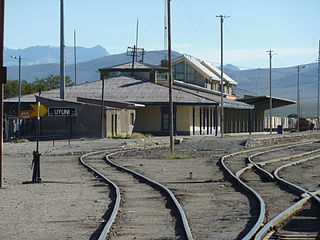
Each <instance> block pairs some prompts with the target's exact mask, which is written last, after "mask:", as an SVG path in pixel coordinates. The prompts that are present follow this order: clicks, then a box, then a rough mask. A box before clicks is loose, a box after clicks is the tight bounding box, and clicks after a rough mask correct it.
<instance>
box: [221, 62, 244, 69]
mask: <svg viewBox="0 0 320 240" xmlns="http://www.w3.org/2000/svg"><path fill="white" fill-rule="evenodd" d="M223 69H225V70H227V69H228V70H232V71H240V68H239V67H237V66H235V65H232V64H230V63H229V64H226V65H223Z"/></svg>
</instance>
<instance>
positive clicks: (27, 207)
mask: <svg viewBox="0 0 320 240" xmlns="http://www.w3.org/2000/svg"><path fill="white" fill-rule="evenodd" d="M250 137H256V136H248V135H243V136H238V137H231V136H226V137H225V138H224V139H223V140H222V139H221V138H218V137H192V138H189V139H186V140H184V141H182V143H181V144H179V145H177V146H175V147H176V151H177V152H185V153H186V155H187V156H188V157H187V158H184V159H175V160H168V159H164V158H162V157H159V156H160V155H159V154H162V152H163V151H166V150H162V149H158V150H156V151H150V150H147V151H142V152H137V151H136V152H132V154H130V153H128V154H127V155H120V156H119V157H116V158H115V161H118V162H119V163H121V164H123V165H125V166H129V167H132V168H133V169H134V170H138V171H140V172H142V173H143V174H145V175H146V176H149V177H151V178H153V179H154V180H156V181H159V182H162V183H164V184H165V185H167V186H168V187H169V188H171V189H172V190H173V192H174V193H175V194H176V196H177V198H178V200H179V201H181V204H182V206H183V208H184V209H185V212H186V215H187V217H188V219H189V221H190V227H191V229H192V231H193V233H194V235H195V238H196V239H201V240H202V239H220V240H222V239H234V238H236V237H237V236H238V234H239V229H243V228H245V223H244V222H243V221H242V219H243V218H246V217H248V216H249V215H250V210H249V204H248V199H247V197H246V196H245V195H243V194H241V193H239V192H236V191H235V190H234V188H233V187H232V185H231V184H230V183H229V182H228V181H225V180H224V176H223V173H222V172H221V171H220V168H219V166H218V165H217V162H218V160H219V158H220V157H221V156H222V155H225V154H226V153H230V152H236V151H239V150H241V149H244V143H245V141H246V140H247V139H248V138H250ZM167 141H168V139H167V138H156V139H150V140H110V139H105V140H88V141H72V142H71V144H70V146H69V145H68V141H56V142H55V146H53V142H51V141H48V142H40V149H39V152H40V153H41V177H42V180H43V181H42V183H38V184H23V182H25V181H30V180H31V177H32V170H31V169H30V165H31V161H32V152H33V151H34V149H35V143H34V142H27V143H5V144H4V177H5V181H4V188H3V189H0V195H1V201H0V239H13V240H14V239H22V238H23V239H27V240H28V239H30V240H31V239H32V240H34V239H96V230H97V229H98V228H99V226H100V225H101V224H102V223H103V221H104V220H103V218H102V217H103V215H104V213H105V212H106V208H107V206H108V204H109V199H108V191H109V190H108V188H107V187H106V186H105V185H103V184H102V183H101V182H100V181H99V180H98V179H97V178H95V177H94V176H93V175H92V173H90V172H88V171H87V170H86V169H85V168H83V167H82V166H81V165H79V163H78V158H79V156H80V155H82V154H84V153H87V152H91V151H98V150H104V149H112V148H120V147H121V146H123V145H125V146H136V145H137V144H136V143H139V144H138V145H141V143H145V144H146V145H148V142H152V144H151V145H152V146H160V145H159V144H158V142H160V143H163V142H167ZM128 143H129V144H128ZM155 143H156V144H155ZM137 153H138V154H137ZM147 156H148V157H147ZM190 172H192V179H191V178H190ZM204 219H206V221H204ZM208 226H210V227H212V226H213V228H211V229H208Z"/></svg>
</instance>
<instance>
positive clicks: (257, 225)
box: [220, 150, 266, 240]
mask: <svg viewBox="0 0 320 240" xmlns="http://www.w3.org/2000/svg"><path fill="white" fill-rule="evenodd" d="M246 152H249V151H248V150H247V151H244V153H246ZM238 153H239V152H238ZM239 154H241V153H239ZM239 154H229V155H226V156H223V157H222V158H221V160H220V161H221V165H222V166H223V168H224V169H225V170H226V171H227V172H228V173H229V175H230V176H231V177H232V178H233V179H234V180H236V182H239V183H240V184H241V185H242V186H243V187H244V188H246V189H247V190H248V191H249V192H251V193H252V194H253V195H254V196H255V197H256V198H257V199H258V201H259V204H260V214H259V218H258V220H257V222H256V223H255V225H254V226H253V227H252V228H251V230H250V231H249V232H248V233H247V234H246V235H245V236H244V237H243V238H242V240H249V239H251V238H252V237H253V236H254V235H255V234H256V232H257V231H258V230H259V228H260V227H261V226H262V224H263V221H264V219H265V211H266V207H265V202H264V200H263V199H262V197H261V196H260V195H259V194H258V193H257V192H256V191H255V190H254V189H253V188H251V187H249V186H248V185H247V184H245V183H244V182H243V181H242V180H241V179H240V178H239V177H238V176H236V175H235V174H234V173H233V172H232V171H231V170H230V169H229V168H228V167H227V166H226V165H225V159H226V158H228V157H232V156H234V155H239Z"/></svg>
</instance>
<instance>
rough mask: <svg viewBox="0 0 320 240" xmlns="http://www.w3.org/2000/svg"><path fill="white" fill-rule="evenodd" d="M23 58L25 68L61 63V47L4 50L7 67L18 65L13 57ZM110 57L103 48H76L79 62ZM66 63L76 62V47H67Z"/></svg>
mask: <svg viewBox="0 0 320 240" xmlns="http://www.w3.org/2000/svg"><path fill="white" fill-rule="evenodd" d="M19 55H20V56H21V57H22V62H21V64H22V65H23V66H30V65H37V64H47V63H59V62H60V47H51V46H33V47H28V48H24V49H10V48H5V50H4V62H5V65H6V66H14V65H18V61H17V60H16V59H14V58H12V56H16V57H18V56H19ZM108 55H110V54H109V53H108V51H107V50H106V49H104V48H103V47H102V46H99V45H98V46H95V47H91V48H85V47H76V56H77V62H84V61H89V60H92V59H95V58H99V57H105V56H108ZM65 59H66V63H67V64H68V63H73V62H74V47H65Z"/></svg>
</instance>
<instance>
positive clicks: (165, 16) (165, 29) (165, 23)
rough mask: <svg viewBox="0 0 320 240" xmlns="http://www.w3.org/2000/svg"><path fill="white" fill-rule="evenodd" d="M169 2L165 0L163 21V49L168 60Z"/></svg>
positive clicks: (165, 58)
mask: <svg viewBox="0 0 320 240" xmlns="http://www.w3.org/2000/svg"><path fill="white" fill-rule="evenodd" d="M167 9H168V4H167V0H164V21H163V30H164V31H163V39H164V43H163V50H164V60H166V61H167V60H168V56H167V54H166V51H168V16H167V15H168V14H167Z"/></svg>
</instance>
